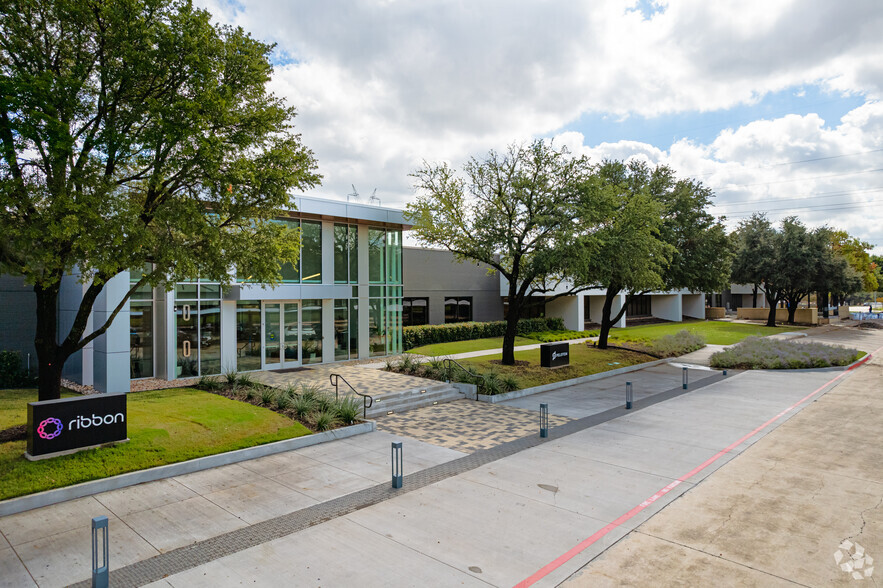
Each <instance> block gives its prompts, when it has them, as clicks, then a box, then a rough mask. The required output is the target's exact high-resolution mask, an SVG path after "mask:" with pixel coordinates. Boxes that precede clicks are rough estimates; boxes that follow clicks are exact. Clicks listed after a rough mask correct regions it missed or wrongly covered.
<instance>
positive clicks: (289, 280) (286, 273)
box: [280, 220, 301, 284]
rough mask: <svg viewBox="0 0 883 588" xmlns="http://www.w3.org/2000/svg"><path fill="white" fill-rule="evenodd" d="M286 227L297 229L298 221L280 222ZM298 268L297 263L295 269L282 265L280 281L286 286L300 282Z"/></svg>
mask: <svg viewBox="0 0 883 588" xmlns="http://www.w3.org/2000/svg"><path fill="white" fill-rule="evenodd" d="M281 222H284V223H285V224H286V225H288V228H290V229H299V228H300V221H299V220H286V221H281ZM300 266H301V264H300V263H298V264H297V267H295V266H294V265H292V264H290V263H283V264H282V269H281V270H280V271H281V273H282V281H283V282H284V283H286V284H296V283H299V282H300Z"/></svg>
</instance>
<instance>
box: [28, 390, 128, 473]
mask: <svg viewBox="0 0 883 588" xmlns="http://www.w3.org/2000/svg"><path fill="white" fill-rule="evenodd" d="M126 398H127V396H126V394H94V395H91V396H77V397H75V398H60V399H58V400H44V401H41V402H29V403H28V448H27V452H26V453H25V457H26V458H27V459H30V460H35V459H45V458H48V457H55V456H57V455H66V454H68V453H74V452H76V451H79V450H81V449H90V448H93V447H99V446H101V445H104V444H106V443H116V442H120V441H128V438H127V435H128V431H127V426H126V419H127V413H126Z"/></svg>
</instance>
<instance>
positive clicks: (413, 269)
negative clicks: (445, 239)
mask: <svg viewBox="0 0 883 588" xmlns="http://www.w3.org/2000/svg"><path fill="white" fill-rule="evenodd" d="M402 257H403V261H402V264H403V273H404V282H405V288H404V295H405V296H406V297H425V298H429V322H430V324H434V325H437V324H443V323H444V322H445V307H444V299H445V297H446V296H471V297H472V319H473V320H475V321H480V322H484V321H501V320H503V299H502V297H501V296H500V276H499V275H498V274H496V273H493V274H490V275H488V269H489V268H488V266H486V265H483V264H482V265H477V264H475V263H473V262H469V261H465V262H463V263H458V262H457V261H456V260H455V259H454V256H453V254H451V253H450V252H448V251H442V250H438V249H421V248H418V247H405V248H404V249H403V253H402Z"/></svg>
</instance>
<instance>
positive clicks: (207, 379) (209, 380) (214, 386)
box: [196, 376, 221, 392]
mask: <svg viewBox="0 0 883 588" xmlns="http://www.w3.org/2000/svg"><path fill="white" fill-rule="evenodd" d="M196 387H197V388H199V389H200V390H205V391H207V392H213V391H215V390H220V389H221V382H219V381H218V380H216V379H215V378H214V377H212V376H200V378H199V381H198V382H197V383H196Z"/></svg>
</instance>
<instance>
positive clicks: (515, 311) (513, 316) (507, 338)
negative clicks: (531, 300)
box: [501, 280, 524, 365]
mask: <svg viewBox="0 0 883 588" xmlns="http://www.w3.org/2000/svg"><path fill="white" fill-rule="evenodd" d="M523 302H524V297H523V296H522V297H519V295H518V289H517V288H516V285H515V284H514V282H513V281H511V280H510V282H509V310H508V312H507V314H506V333H505V334H504V335H503V358H502V360H501V361H502V364H503V365H515V336H516V335H517V334H518V318H519V315H520V314H521V306H522V303H523Z"/></svg>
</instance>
